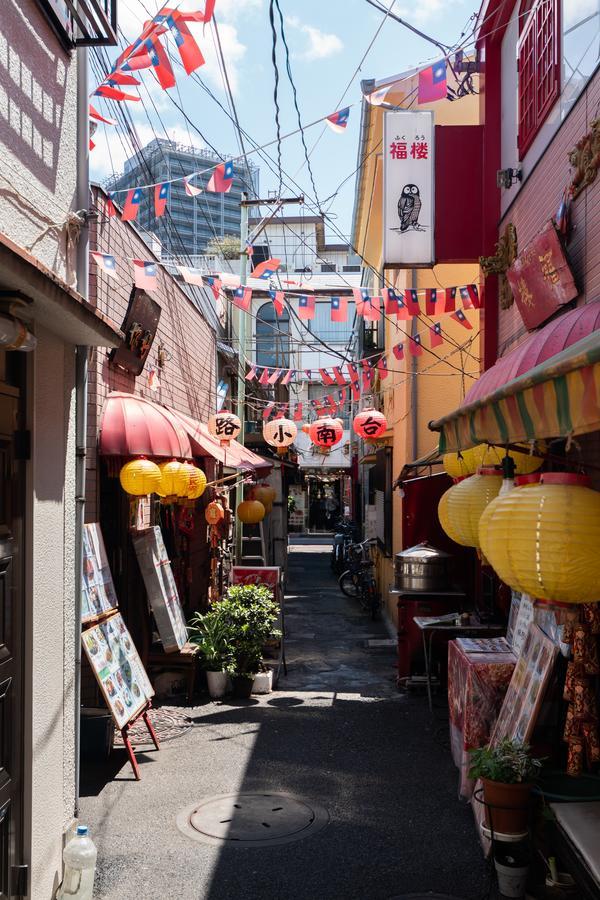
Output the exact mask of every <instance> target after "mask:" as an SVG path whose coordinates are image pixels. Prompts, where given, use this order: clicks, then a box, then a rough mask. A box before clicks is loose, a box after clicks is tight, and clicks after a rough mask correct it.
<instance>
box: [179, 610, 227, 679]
mask: <svg viewBox="0 0 600 900" xmlns="http://www.w3.org/2000/svg"><path fill="white" fill-rule="evenodd" d="M188 633H189V636H190V641H191V643H193V644H197V646H198V647H199V648H200V653H201V655H202V658H203V660H204V663H205V666H206V669H207V670H208V671H209V672H221V671H225V670H226V669H227V667H228V666H229V664H230V662H231V656H232V652H233V648H232V642H231V637H232V635H231V629H230V624H229V622H228V621H227V619H226V618H225V617H224V616H223V615H222V613H221V610H220V609H219V605H216V606H214V607H213V608H212V609H210V610H209V611H208V612H206V613H200V612H197V613H195V614H194V616H193V617H192V619H191V620H190V624H189V625H188Z"/></svg>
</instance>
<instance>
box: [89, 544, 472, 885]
mask: <svg viewBox="0 0 600 900" xmlns="http://www.w3.org/2000/svg"><path fill="white" fill-rule="evenodd" d="M329 550H330V546H329V545H328V544H302V543H296V544H295V545H293V546H291V547H290V557H289V582H288V594H287V597H286V605H285V616H286V632H287V640H286V650H287V664H288V675H287V677H284V676H282V677H281V679H280V682H279V685H278V690H277V691H276V692H274V693H272V694H269V695H266V696H265V697H262V698H253V699H252V700H250V701H235V700H234V701H231V700H229V699H228V700H227V701H226V702H224V703H221V702H206V703H204V704H203V705H202V706H199V707H195V708H193V709H191V710H181V712H183V713H187V714H189V716H190V717H191V721H192V723H193V724H192V727H189V728H188V729H187V730H186V731H185V733H184V734H183V735H182V736H180V737H178V738H177V739H176V740H172V741H165V742H164V743H163V745H162V748H161V750H160V752H156V751H154V749H151V750H148V752H146V753H143V752H138V758H139V760H140V764H141V771H142V780H141V781H140V782H139V783H136V782H135V781H134V780H133V778H132V774H131V769H130V767H129V765H128V764H127V763H126V759H125V754H124V752H123V751H115V753H114V754H113V757H112V758H113V759H114V760H115V765H116V766H119V767H120V769H119V771H118V772H116V773H114V770H113V771H111V773H110V775H111V777H112V776H113V774H114V775H115V777H114V779H113V780H110V779H107V778H106V775H105V777H104V778H101V777H99V776H100V774H101V773H98V772H96V773H94V775H93V777H90V774H91V773H89V772H88V773H87V774H88V777H87V783H86V782H85V781H84V784H83V785H82V802H81V821H84V822H86V823H87V824H89V826H90V827H91V828H92V831H93V834H94V838H95V840H96V843H97V846H98V864H99V870H98V874H97V883H96V893H95V896H96V897H97V898H98V900H129V898H132V900H133V898H136V900H138V898H140V897H143V898H144V900H167V898H180V900H200V898H202V900H225V898H227V900H275V898H277V900H280V898H286V900H305V898H322V900H351V898H357V900H358V898H361V900H367V898H368V900H388V898H395V897H399V896H401V895H404V894H409V893H412V892H424V893H426V892H429V891H432V892H439V893H441V894H442V895H444V896H448V895H453V896H455V897H458V898H461V900H479V898H481V897H482V896H483V895H484V894H485V889H486V885H487V875H486V872H485V864H484V861H483V859H482V855H481V852H480V849H479V847H478V845H477V838H476V834H475V829H474V828H473V818H472V813H471V810H470V808H469V807H468V805H466V804H461V803H459V802H457V799H456V792H457V771H456V769H455V768H454V766H453V763H452V760H451V757H450V754H449V753H448V750H447V725H446V722H445V719H444V718H443V710H442V709H441V708H440V709H438V710H436V714H437V715H436V717H434V718H433V719H432V718H431V717H430V715H429V712H428V709H427V703H426V700H425V698H424V697H423V696H419V695H415V696H411V695H406V694H401V693H398V691H397V690H396V686H395V672H394V664H395V650H394V647H393V645H392V644H391V643H390V639H389V633H388V632H387V630H386V628H385V626H384V624H383V623H380V622H377V623H372V622H370V621H369V619H368V617H367V616H366V615H365V614H364V613H362V612H361V611H360V609H359V608H358V605H355V604H354V602H353V601H351V600H349V599H348V598H346V597H344V596H343V595H342V594H341V592H340V591H339V590H338V588H337V585H336V582H335V580H334V578H333V577H332V575H331V571H330V568H329ZM84 775H85V773H84ZM244 793H260V794H264V793H270V796H269V805H271V803H270V801H271V799H273V797H274V795H275V799H276V800H277V803H275V802H274V803H273V804H272V805H271V808H272V809H273V808H279V807H281V805H282V804H283V807H284V809H285V810H286V816H289V821H290V822H291V823H292V824H291V825H290V828H288V829H287V831H288V832H289V831H293V830H305V831H306V835H305V836H304V837H302V839H299V840H292V841H290V842H287V843H283V842H280V843H271V844H270V845H269V843H264V842H261V843H259V842H258V840H256V841H255V842H256V846H254V847H250V848H248V847H247V846H242V845H240V844H239V843H237V845H236V843H235V842H234V841H232V840H227V839H226V840H213V842H212V843H205V842H201V841H199V840H194V839H191V838H190V837H189V836H188V835H187V834H185V833H182V831H181V830H180V828H178V821H179V823H181V820H182V819H185V818H186V816H187V813H190V812H193V810H194V809H195V808H196V807H197V806H198V805H199V804H200V803H201V801H203V800H204V799H207V798H211V797H214V796H215V795H219V794H244ZM281 794H287V795H293V797H294V798H297V799H299V800H301V801H302V803H301V804H298V803H295V802H292V806H291V807H290V806H289V805H286V800H287V798H285V797H284V798H281V797H280V795H281ZM239 799H240V801H241V800H242V799H243V798H239ZM306 805H308V806H309V807H310V808H311V809H312V810H314V821H311V823H310V825H309V826H307V827H306V828H304V826H303V825H302V823H301V824H299V825H294V824H293V815H294V809H295V808H296V809H300V808H302V809H306ZM239 806H240V807H243V803H242V802H240V804H239ZM238 815H239V816H240V817H242V812H241V811H240V813H238ZM309 817H310V818H311V819H312V814H310V816H309ZM188 818H189V816H188ZM240 824H243V822H241V821H240ZM234 826H235V821H234V823H233V824H232V825H230V826H229V828H230V829H231V831H230V834H233V831H234ZM259 828H260V825H259ZM268 828H269V822H267V823H266V825H265V826H264V830H265V832H267V831H268ZM187 830H188V832H190V831H193V829H190V828H189V827H188V829H187ZM284 830H285V829H284ZM238 833H239V832H238ZM280 834H281V831H278V832H277V835H280ZM277 835H276V837H277ZM259 837H260V835H259ZM253 838H254V839H255V838H256V829H255V830H254V834H253Z"/></svg>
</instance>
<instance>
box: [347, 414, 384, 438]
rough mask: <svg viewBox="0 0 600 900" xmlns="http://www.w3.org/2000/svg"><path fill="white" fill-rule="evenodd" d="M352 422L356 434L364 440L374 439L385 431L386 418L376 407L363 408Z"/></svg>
mask: <svg viewBox="0 0 600 900" xmlns="http://www.w3.org/2000/svg"><path fill="white" fill-rule="evenodd" d="M352 424H353V427H354V430H355V432H356V433H357V435H358V436H359V437H361V438H363V439H364V440H365V441H376V440H377V438H380V437H381V436H382V435H383V434H385V432H386V431H387V419H386V417H385V416H384V415H383V413H380V412H379V410H377V409H372V408H371V409H363V411H362V412H359V414H358V415H357V416H355V417H354V422H353V423H352Z"/></svg>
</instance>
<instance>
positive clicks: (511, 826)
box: [481, 778, 533, 834]
mask: <svg viewBox="0 0 600 900" xmlns="http://www.w3.org/2000/svg"><path fill="white" fill-rule="evenodd" d="M481 782H482V784H483V799H484V802H485V824H486V825H487V826H488V828H492V829H493V830H494V831H496V832H499V833H500V834H522V833H523V832H525V831H527V829H528V826H529V796H530V794H531V788H532V787H533V785H531V784H503V783H502V782H500V781H489V780H488V779H487V778H482V779H481Z"/></svg>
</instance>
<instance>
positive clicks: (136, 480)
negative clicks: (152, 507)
mask: <svg viewBox="0 0 600 900" xmlns="http://www.w3.org/2000/svg"><path fill="white" fill-rule="evenodd" d="M160 479H161V474H160V469H159V467H158V466H157V465H156V463H153V462H151V461H150V460H149V459H145V458H144V457H143V456H142V457H141V459H132V460H131V462H128V463H125V465H124V466H123V468H122V469H121V471H120V472H119V481H120V482H121V487H122V488H123V490H124V491H126V492H127V493H128V494H131V496H132V497H145V496H146V495H147V494H153V493H155V491H157V489H158V488H160Z"/></svg>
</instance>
